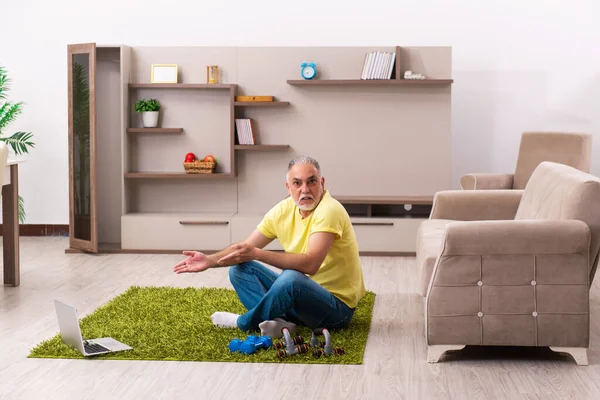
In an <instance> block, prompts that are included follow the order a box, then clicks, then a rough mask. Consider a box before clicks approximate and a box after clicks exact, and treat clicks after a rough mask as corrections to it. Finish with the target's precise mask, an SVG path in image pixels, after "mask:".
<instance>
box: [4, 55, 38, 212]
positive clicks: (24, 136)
mask: <svg viewBox="0 0 600 400" xmlns="http://www.w3.org/2000/svg"><path fill="white" fill-rule="evenodd" d="M9 90H10V78H9V77H8V73H7V72H6V69H5V68H4V67H2V66H0V140H2V141H3V142H6V144H7V145H9V146H10V147H11V148H12V150H13V152H14V153H15V154H16V155H21V154H24V153H29V150H30V149H31V148H33V147H34V146H35V144H34V143H33V142H32V141H31V138H32V137H33V134H32V133H31V132H22V131H19V132H15V133H13V134H12V135H11V136H4V135H5V132H6V127H7V126H8V125H9V124H10V123H11V122H13V121H14V120H15V119H16V118H17V116H19V115H20V114H21V113H22V112H23V102H22V101H20V102H16V103H12V102H9V101H5V100H6V99H7V97H8V96H7V93H8V91H9ZM19 222H20V223H23V222H25V203H24V200H23V198H22V197H21V196H19Z"/></svg>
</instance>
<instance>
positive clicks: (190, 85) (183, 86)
mask: <svg viewBox="0 0 600 400" xmlns="http://www.w3.org/2000/svg"><path fill="white" fill-rule="evenodd" d="M235 87H237V85H236V84H233V83H231V84H229V83H130V84H129V89H227V90H229V89H232V88H235Z"/></svg>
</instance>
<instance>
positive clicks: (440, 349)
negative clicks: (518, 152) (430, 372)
mask: <svg viewBox="0 0 600 400" xmlns="http://www.w3.org/2000/svg"><path fill="white" fill-rule="evenodd" d="M464 348H465V345H464V344H434V345H431V346H427V362H429V363H436V362H438V361H439V360H440V357H441V356H442V354H444V353H445V352H447V351H450V350H461V349H464Z"/></svg>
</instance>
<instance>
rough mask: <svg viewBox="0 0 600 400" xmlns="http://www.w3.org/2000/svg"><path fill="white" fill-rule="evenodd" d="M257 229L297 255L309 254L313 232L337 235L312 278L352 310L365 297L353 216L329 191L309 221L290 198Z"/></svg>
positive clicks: (278, 206) (270, 212)
mask: <svg viewBox="0 0 600 400" xmlns="http://www.w3.org/2000/svg"><path fill="white" fill-rule="evenodd" d="M257 229H258V230H259V232H261V233H262V234H263V235H265V236H266V237H268V238H270V239H275V238H277V239H279V242H280V243H281V246H282V247H283V249H284V250H285V251H286V252H287V253H296V254H298V253H306V252H307V250H308V238H309V237H310V235H311V234H312V233H314V232H331V233H334V234H335V235H336V238H335V240H334V242H333V245H332V247H331V249H330V250H329V253H328V254H327V256H326V257H325V260H323V264H321V267H320V268H319V271H317V273H316V274H314V275H313V276H310V278H311V279H313V280H314V281H315V282H317V283H318V284H320V285H321V286H322V287H324V288H325V289H327V290H328V291H329V292H330V293H332V294H333V295H334V296H336V297H337V298H338V299H340V300H341V301H343V302H344V303H346V305H348V307H350V308H355V307H356V305H357V304H358V302H359V301H360V299H361V298H362V297H363V296H364V295H365V285H364V280H363V274H362V267H361V264H360V259H359V256H358V244H357V242H356V236H355V235H354V228H353V227H352V223H351V222H350V216H349V215H348V213H347V212H346V209H345V208H344V206H342V205H341V204H340V202H338V201H337V200H335V199H334V198H332V197H331V195H330V194H329V192H328V191H327V190H325V193H324V194H323V198H322V200H321V202H320V203H319V205H318V206H317V207H316V208H315V209H314V210H313V211H312V213H311V214H310V216H308V217H307V218H302V216H301V215H300V211H299V210H298V207H297V206H296V204H295V203H294V201H293V200H292V198H291V197H288V198H286V199H284V200H282V201H280V202H279V203H278V204H276V205H275V206H274V207H273V208H272V209H271V210H269V212H268V213H267V214H266V215H265V216H264V218H263V220H262V221H261V222H260V224H259V225H258V226H257ZM275 267H276V266H275Z"/></svg>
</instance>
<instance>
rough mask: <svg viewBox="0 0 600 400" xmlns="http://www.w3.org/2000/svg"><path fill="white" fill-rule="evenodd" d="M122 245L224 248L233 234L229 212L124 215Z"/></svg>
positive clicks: (156, 247)
mask: <svg viewBox="0 0 600 400" xmlns="http://www.w3.org/2000/svg"><path fill="white" fill-rule="evenodd" d="M121 222H122V223H121V229H122V232H121V241H122V244H121V246H122V248H123V249H148V250H205V251H207V250H221V249H223V248H224V247H227V246H228V245H229V244H230V243H231V242H230V236H231V228H230V225H231V215H230V214H147V213H144V214H142V213H140V214H128V215H124V216H123V217H122V218H121Z"/></svg>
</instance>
